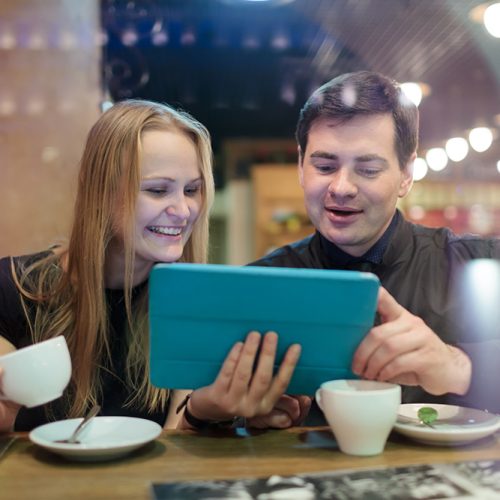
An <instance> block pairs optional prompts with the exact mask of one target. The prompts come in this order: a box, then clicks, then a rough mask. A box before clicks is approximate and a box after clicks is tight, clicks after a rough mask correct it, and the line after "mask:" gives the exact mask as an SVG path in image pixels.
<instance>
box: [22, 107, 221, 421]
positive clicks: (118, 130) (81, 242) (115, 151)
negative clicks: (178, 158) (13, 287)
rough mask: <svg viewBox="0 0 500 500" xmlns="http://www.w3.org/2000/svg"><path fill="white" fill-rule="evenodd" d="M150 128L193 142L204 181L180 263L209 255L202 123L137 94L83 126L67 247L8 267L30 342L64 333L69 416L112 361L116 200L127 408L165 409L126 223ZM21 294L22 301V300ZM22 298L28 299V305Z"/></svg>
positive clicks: (210, 191) (207, 159)
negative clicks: (108, 278)
mask: <svg viewBox="0 0 500 500" xmlns="http://www.w3.org/2000/svg"><path fill="white" fill-rule="evenodd" d="M149 130H166V131H176V132H180V133H183V134H185V135H186V136H187V137H188V138H189V139H190V140H191V141H192V142H193V145H194V146H195V149H196V151H197V156H198V163H199V168H200V174H201V178H202V181H203V187H202V192H203V197H202V207H201V210H200V214H199V217H198V219H197V221H196V223H195V224H194V227H193V232H192V234H191V237H190V238H189V240H188V241H187V243H186V245H185V248H184V251H183V255H182V258H181V260H182V261H184V262H199V263H204V262H206V261H207V253H208V226H209V210H210V207H211V205H212V202H213V197H214V182H213V175H212V149H211V145H210V136H209V133H208V131H207V129H206V128H205V127H204V126H203V125H202V124H201V123H199V122H198V121H196V120H195V119H194V118H192V117H191V116H190V115H188V114H187V113H184V112H181V111H177V110H174V109H173V108H171V107H169V106H167V105H163V104H159V103H155V102H151V101H143V100H127V101H122V102H120V103H117V104H115V105H114V106H113V107H112V108H110V109H109V110H108V111H107V112H106V113H104V114H103V115H102V116H101V117H100V118H99V120H98V121H97V122H96V123H95V125H94V126H93V127H92V129H91V130H90V132H89V134H88V137H87V142H86V145H85V149H84V152H83V155H82V159H81V162H80V173H79V179H78V189H77V197H76V203H75V212H74V221H73V226H72V231H71V235H70V239H69V244H68V246H67V247H66V248H62V249H58V250H57V251H56V252H54V253H49V254H48V255H47V257H45V258H43V259H41V260H39V261H37V262H35V263H34V264H32V265H30V266H27V267H26V268H25V269H23V270H21V271H19V270H17V271H16V270H14V268H13V273H16V272H17V273H19V272H20V273H21V274H20V275H19V274H17V275H18V276H20V278H19V279H17V277H16V275H15V276H14V278H15V279H16V281H17V284H18V288H19V290H20V292H21V294H22V297H23V298H24V299H25V300H23V305H24V310H25V313H26V317H27V320H28V324H29V326H30V329H31V334H32V337H33V341H35V342H36V341H40V340H44V339H46V338H50V337H54V336H57V335H61V334H62V335H64V336H65V337H66V340H67V342H68V346H69V349H70V352H71V357H72V363H73V375H72V381H71V384H70V388H69V390H68V391H66V404H67V411H68V416H78V415H81V414H82V413H83V412H84V411H85V410H86V408H87V407H88V405H89V404H91V403H93V402H95V401H96V400H97V399H98V398H99V396H100V394H101V391H102V387H101V375H102V370H103V369H105V368H104V366H112V364H113V363H112V361H113V360H112V359H111V350H110V346H109V339H108V330H109V326H110V325H109V318H108V307H107V302H106V295H105V281H104V268H105V262H106V254H107V248H108V245H109V244H110V242H111V240H112V238H113V236H114V235H115V234H114V227H115V226H114V224H113V221H114V220H116V216H115V217H113V212H114V211H115V210H116V206H117V200H118V199H119V200H120V203H121V205H122V206H123V211H124V213H123V219H124V226H125V228H124V233H125V234H124V237H123V240H124V242H125V248H124V253H125V285H124V297H125V308H126V312H127V330H128V332H127V333H128V335H127V337H128V339H127V344H128V355H127V364H126V366H127V374H126V376H127V381H126V382H127V384H128V386H129V387H130V388H131V389H132V392H133V394H132V396H131V397H130V398H129V401H128V404H138V405H139V406H140V407H142V408H143V409H147V410H149V411H154V410H158V409H160V408H164V407H165V404H166V401H167V399H168V391H165V390H161V389H158V388H155V387H153V386H151V384H150V382H149V376H148V374H149V348H148V337H149V336H148V321H147V289H145V291H144V292H143V294H142V296H141V297H139V299H138V300H137V301H136V299H135V298H134V308H133V309H132V281H133V264H134V255H135V249H134V238H133V223H134V217H135V206H136V200H137V194H138V191H139V186H140V180H141V172H140V162H139V158H140V152H141V137H142V135H143V134H144V133H145V132H147V131H149ZM26 299H27V300H26ZM28 301H33V302H32V303H31V304H30V303H29V302H28Z"/></svg>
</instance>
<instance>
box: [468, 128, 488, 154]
mask: <svg viewBox="0 0 500 500" xmlns="http://www.w3.org/2000/svg"><path fill="white" fill-rule="evenodd" d="M492 142H493V132H492V131H491V130H490V129H489V128H488V127H476V128H473V129H472V130H471V131H470V132H469V144H470V145H471V148H472V149H473V150H474V151H477V152H478V153H482V152H484V151H486V150H487V149H489V147H490V146H491V143H492Z"/></svg>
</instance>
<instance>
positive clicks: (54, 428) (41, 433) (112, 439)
mask: <svg viewBox="0 0 500 500" xmlns="http://www.w3.org/2000/svg"><path fill="white" fill-rule="evenodd" d="M81 420H82V419H81V418H73V419H69V420H60V421H58V422H51V423H50V424H45V425H41V426H40V427H37V428H36V429H33V430H32V431H31V432H30V434H29V437H30V439H31V441H32V442H33V443H35V444H37V445H39V446H42V447H43V448H46V449H47V450H50V451H52V452H54V453H57V454H59V455H62V456H64V457H65V458H68V459H71V460H80V461H96V460H111V459H113V458H117V457H120V456H122V455H125V454H127V453H129V452H130V451H132V450H135V449H136V448H139V447H140V446H143V445H144V444H146V443H149V442H150V441H153V440H154V439H156V438H157V437H158V436H159V435H160V434H161V431H162V428H161V427H160V426H159V425H158V424H157V423H156V422H152V421H151V420H146V419H143V418H132V417H95V418H94V419H93V420H92V421H91V422H90V423H89V424H88V426H87V427H86V428H85V429H84V430H83V431H82V433H81V434H80V436H79V437H78V440H79V441H80V444H68V443H55V442H54V441H56V440H57V439H67V438H68V437H69V436H70V435H71V433H72V432H73V431H74V430H75V428H76V426H77V425H78V424H79V423H80V422H81Z"/></svg>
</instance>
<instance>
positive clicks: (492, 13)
mask: <svg viewBox="0 0 500 500" xmlns="http://www.w3.org/2000/svg"><path fill="white" fill-rule="evenodd" d="M483 22H484V26H485V27H486V29H487V30H488V33H489V34H490V35H491V36H494V37H495V38H500V2H497V3H494V4H491V5H489V6H488V7H486V10H485V11H484V17H483Z"/></svg>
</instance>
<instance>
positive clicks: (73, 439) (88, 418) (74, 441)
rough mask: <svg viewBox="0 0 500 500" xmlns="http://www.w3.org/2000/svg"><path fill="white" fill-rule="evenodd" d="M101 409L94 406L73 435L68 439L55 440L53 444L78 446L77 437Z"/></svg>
mask: <svg viewBox="0 0 500 500" xmlns="http://www.w3.org/2000/svg"><path fill="white" fill-rule="evenodd" d="M100 409H101V407H100V406H99V405H94V406H93V407H92V409H91V410H90V411H89V412H88V413H87V415H85V418H84V419H83V420H82V421H81V422H80V423H79V424H78V427H77V428H76V429H75V430H74V432H73V434H71V436H70V437H69V438H68V439H57V440H56V441H54V442H55V443H69V444H80V441H78V440H77V439H76V438H77V437H78V436H79V434H80V432H82V431H83V429H84V428H85V427H86V426H87V424H88V423H89V422H90V421H91V420H92V419H93V418H94V417H95V416H96V415H97V414H98V413H99V410H100Z"/></svg>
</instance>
